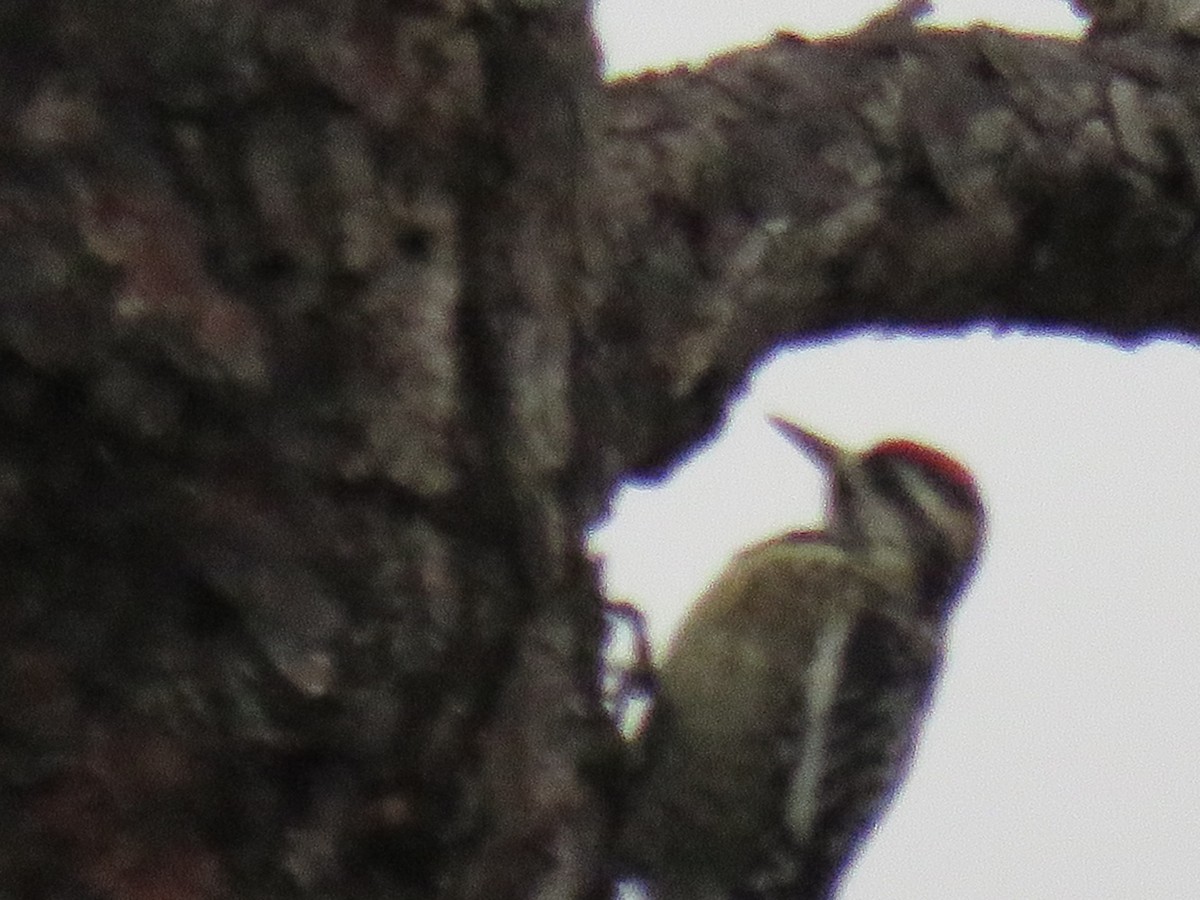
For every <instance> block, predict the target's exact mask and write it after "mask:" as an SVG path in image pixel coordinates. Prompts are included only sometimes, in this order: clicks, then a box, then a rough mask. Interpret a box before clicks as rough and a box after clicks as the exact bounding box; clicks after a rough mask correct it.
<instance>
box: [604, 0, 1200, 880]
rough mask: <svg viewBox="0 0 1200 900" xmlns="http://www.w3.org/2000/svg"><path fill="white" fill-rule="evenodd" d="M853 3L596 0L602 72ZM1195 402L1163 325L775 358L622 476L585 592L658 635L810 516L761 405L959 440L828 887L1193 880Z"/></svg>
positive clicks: (900, 343) (1199, 800)
mask: <svg viewBox="0 0 1200 900" xmlns="http://www.w3.org/2000/svg"><path fill="white" fill-rule="evenodd" d="M871 6H877V4H868V3H866V2H860V0H854V2H850V0H843V2H840V3H838V2H833V0H830V2H827V3H825V2H819V0H814V2H812V3H811V4H808V5H806V4H803V3H800V2H796V0H785V2H778V3H776V2H765V0H762V2H753V0H741V2H739V3H733V2H729V0H724V2H715V0H670V2H667V0H654V2H651V0H600V2H599V3H598V5H597V7H596V12H595V18H596V23H597V27H598V29H599V32H600V36H601V39H602V41H603V42H604V49H605V52H606V55H607V59H608V61H609V65H610V69H611V70H613V71H636V70H638V69H640V68H642V67H645V66H663V65H671V64H673V63H674V62H676V61H678V60H679V59H686V60H688V61H693V62H695V61H699V60H701V59H703V58H704V57H705V56H706V55H708V54H710V53H712V52H714V51H720V50H726V49H729V48H730V47H732V46H733V45H735V44H737V43H740V42H741V43H744V42H747V41H754V40H758V39H761V38H764V37H766V36H768V35H770V34H771V33H772V32H773V31H775V30H777V29H790V30H794V31H800V32H803V33H805V34H808V35H809V36H815V35H817V34H819V33H822V32H828V31H831V30H839V29H841V30H845V29H848V28H853V27H854V26H855V25H856V24H857V23H858V22H859V21H861V20H862V19H863V17H864V16H865V15H869V14H870V13H871V12H872V10H871V9H870V7H871ZM809 7H811V8H809ZM939 7H940V9H939V12H940V14H941V15H938V16H935V17H934V19H933V21H937V22H942V23H947V24H951V25H962V24H965V23H968V22H970V21H972V20H975V19H987V20H990V21H993V22H996V23H1001V24H1003V23H1007V24H1008V26H1009V27H1013V28H1016V29H1019V30H1023V31H1032V30H1046V31H1050V30H1058V31H1063V30H1069V31H1070V33H1073V34H1075V33H1078V31H1079V28H1080V25H1079V23H1078V21H1077V20H1076V19H1075V18H1074V16H1073V15H1072V14H1071V13H1070V11H1069V9H1068V8H1067V7H1066V5H1065V4H1063V3H1059V2H1056V0H1025V2H1009V3H1003V2H997V0H992V2H983V0H979V2H977V3H974V4H970V3H967V2H961V3H951V2H942V3H941V4H939ZM826 8H827V9H828V10H829V12H830V14H829V15H828V16H826V17H824V18H823V17H822V16H821V13H823V12H824V11H825V10H826ZM684 23H686V24H684ZM1197 397H1200V351H1198V349H1197V348H1196V346H1195V345H1188V344H1183V343H1172V342H1168V341H1160V342H1155V343H1153V344H1150V345H1148V346H1146V347H1144V348H1142V349H1140V350H1138V351H1136V352H1125V351H1121V350H1118V349H1115V348H1113V347H1110V346H1107V345H1104V344H1100V343H1096V342H1089V341H1085V340H1082V339H1080V338H1078V337H1068V336H1050V335H1041V336H1026V337H1019V336H1005V337H997V336H994V335H993V334H992V333H991V332H989V331H987V330H980V331H977V332H974V333H972V334H970V335H968V336H966V337H962V338H956V339H916V338H907V337H897V336H892V337H888V336H884V335H878V334H877V335H870V336H864V337H860V338H856V339H854V340H847V341H842V342H837V343H833V344H823V345H815V346H810V347H808V348H806V349H803V350H800V351H798V352H791V353H780V354H778V355H777V356H776V357H775V358H774V359H773V361H771V362H770V363H769V364H768V363H764V365H763V366H762V368H760V369H759V371H758V373H757V375H756V376H755V377H754V379H753V381H752V383H751V385H750V390H749V391H748V393H747V395H746V396H745V397H744V398H743V400H742V401H741V402H740V403H739V405H738V406H737V407H736V408H735V409H734V410H733V411H732V413H731V415H730V417H729V421H728V423H727V427H726V429H725V430H724V431H723V432H722V434H721V435H720V437H719V438H718V440H717V441H715V442H714V443H713V444H711V445H710V446H708V447H707V448H704V449H703V450H701V451H700V452H698V453H697V454H696V455H695V456H693V457H692V458H691V459H690V460H688V461H687V462H686V464H685V465H683V466H681V467H680V468H679V469H678V470H677V471H676V472H675V473H674V474H673V475H672V476H671V478H669V479H668V480H667V481H665V482H663V483H661V484H659V485H656V486H652V487H644V486H639V487H629V488H626V489H625V490H623V491H622V492H621V494H620V496H619V497H618V499H617V501H616V503H615V504H614V514H613V517H612V519H611V520H610V521H609V523H607V525H606V526H605V527H604V528H602V529H600V530H599V531H598V533H597V534H596V535H595V542H594V548H595V550H596V551H597V552H598V553H600V554H602V555H603V557H604V560H605V571H606V578H607V582H608V593H609V595H610V596H614V597H627V598H630V599H633V600H636V601H637V602H638V603H639V604H641V605H642V606H644V607H645V608H646V609H647V611H648V612H649V614H650V616H651V618H652V627H653V630H654V633H655V635H656V637H658V638H659V639H660V640H662V639H665V637H666V636H667V635H669V633H670V631H671V629H672V627H673V626H674V624H675V622H676V621H677V618H678V616H679V615H680V614H681V612H682V610H683V608H684V607H685V606H686V604H687V603H688V602H689V601H690V600H691V599H693V598H694V597H696V596H697V595H698V594H699V593H700V591H701V590H702V589H703V588H704V586H705V585H706V584H707V583H708V581H709V579H711V578H712V576H713V575H714V574H715V573H716V572H717V571H718V570H719V569H720V568H721V567H722V566H723V565H724V563H725V562H726V561H727V560H728V558H729V556H730V555H731V554H732V553H733V552H734V551H735V550H736V549H737V548H738V547H740V546H742V545H744V544H746V543H748V542H751V541H754V540H757V539H760V538H763V537H766V536H768V535H771V534H774V533H777V532H779V531H782V530H785V529H788V528H793V527H797V526H802V525H805V524H811V523H814V522H816V521H817V520H818V518H819V516H820V514H821V509H822V506H823V502H824V497H823V485H822V483H821V481H820V479H819V476H818V474H817V472H816V471H815V469H813V467H812V466H811V464H810V463H808V462H807V461H806V460H804V459H803V458H802V457H801V456H800V455H799V454H797V453H796V451H795V450H794V449H792V448H791V447H790V446H789V445H787V443H786V442H785V441H784V440H783V439H782V438H780V437H779V436H777V435H775V434H774V433H773V432H772V431H771V429H769V428H768V426H767V425H766V424H765V422H764V420H763V417H764V415H765V414H766V413H767V412H778V413H782V414H784V415H787V416H788V417H790V418H792V419H794V420H795V421H797V422H800V423H803V424H805V425H807V426H810V427H812V428H814V429H816V430H819V431H821V432H822V433H824V434H826V435H827V436H829V437H832V438H834V439H836V440H838V441H841V442H845V443H849V444H855V445H860V446H862V445H867V444H871V443H874V442H875V441H876V440H878V439H879V438H881V437H886V436H891V435H905V436H910V437H915V438H918V439H921V440H924V441H927V442H929V443H933V444H935V445H937V446H939V447H942V448H943V449H945V450H947V451H949V452H951V453H952V454H954V455H956V456H958V457H959V458H960V459H962V460H963V461H964V462H965V463H966V464H967V465H968V466H969V467H970V468H971V469H972V470H973V471H974V472H975V473H976V476H977V478H978V480H979V482H980V483H981V485H982V487H983V490H984V492H985V496H986V500H987V503H988V508H989V514H990V539H989V544H988V547H987V549H986V552H985V555H984V558H983V561H982V566H981V569H980V571H979V574H978V577H977V578H976V580H975V582H974V584H973V586H972V587H971V588H970V590H969V591H968V593H967V595H966V596H965V598H964V599H963V601H962V604H961V606H960V607H959V611H958V613H957V615H956V617H955V620H954V625H953V629H952V633H951V645H950V658H949V661H948V666H947V670H946V673H945V677H944V679H943V682H942V686H941V689H940V691H939V694H938V698H937V702H936V705H935V708H934V712H933V714H932V715H931V716H930V718H929V720H928V721H927V723H926V729H925V739H924V740H923V742H922V744H921V747H920V752H919V754H918V757H917V761H916V765H915V767H914V770H913V773H912V776H911V778H910V779H909V781H908V783H907V785H906V789H905V790H904V791H903V793H902V795H901V796H900V798H899V800H898V801H897V803H896V804H895V805H894V806H893V808H892V809H891V811H890V812H889V813H888V815H887V816H886V817H885V819H884V821H883V823H882V825H881V826H880V828H879V829H878V832H877V834H876V836H875V837H874V838H873V839H872V840H871V841H870V842H869V843H868V844H867V846H866V849H865V850H864V852H863V854H862V856H861V857H860V858H859V861H858V863H857V864H856V865H855V866H854V868H853V869H852V871H851V873H850V875H849V876H848V878H847V879H846V881H845V883H844V890H843V892H842V894H841V895H840V898H839V900H1018V898H1019V900H1043V898H1044V900H1075V898H1079V900H1094V898H1121V900H1124V898H1138V900H1142V898H1146V900H1175V898H1178V900H1184V898H1193V897H1197V896H1200V888H1198V887H1197V885H1200V812H1198V811H1200V759H1198V756H1200V754H1198V748H1200V652H1198V651H1197V646H1198V644H1200V596H1197V594H1198V587H1197V586H1198V585H1200V475H1197V468H1198V460H1200V424H1197V421H1196V415H1195V413H1196V409H1197V400H1196V398H1197Z"/></svg>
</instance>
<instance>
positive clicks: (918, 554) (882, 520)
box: [843, 442, 983, 615]
mask: <svg viewBox="0 0 1200 900" xmlns="http://www.w3.org/2000/svg"><path fill="white" fill-rule="evenodd" d="M920 449H921V450H922V451H923V452H922V453H921V454H920V455H917V456H914V455H912V454H910V453H908V452H907V445H906V444H904V443H900V442H891V443H890V444H888V445H883V448H882V449H881V448H876V449H875V450H873V451H872V452H871V453H869V454H867V455H866V456H865V457H864V458H863V460H862V478H863V481H864V484H863V485H861V486H858V488H857V489H858V492H859V493H860V494H863V495H865V496H859V497H857V498H847V500H848V503H849V506H851V507H853V506H857V509H856V510H851V509H848V508H846V509H843V512H844V513H847V514H849V515H852V516H856V517H857V518H858V519H859V521H857V523H856V524H857V527H858V528H860V529H861V530H862V533H863V535H864V537H865V538H866V540H867V541H868V542H869V543H877V544H881V545H886V546H889V547H894V548H897V549H899V548H903V550H904V552H905V553H907V554H909V555H910V559H911V562H912V564H913V566H914V567H915V569H916V571H915V572H914V573H913V574H914V577H915V581H916V583H917V591H918V595H919V596H921V597H922V598H924V599H926V600H927V601H928V603H929V608H928V609H926V610H924V612H926V613H928V614H933V615H938V614H941V613H942V612H944V610H943V609H942V607H943V606H944V604H945V603H946V602H947V601H949V600H950V599H952V597H953V594H954V593H955V591H956V590H957V589H958V587H959V586H960V585H961V584H962V583H963V582H965V581H966V579H967V578H968V577H969V575H970V569H971V563H972V562H973V560H974V559H975V557H976V555H977V553H978V549H979V543H980V541H981V539H982V531H981V527H980V525H981V523H982V522H983V504H982V500H981V499H980V497H979V493H978V491H977V489H976V488H975V484H974V482H973V481H972V480H970V478H969V477H967V478H963V477H959V474H958V473H959V471H960V470H961V467H960V466H959V465H958V463H955V462H953V461H952V460H949V459H948V457H944V456H942V455H941V454H939V453H937V452H936V451H930V450H929V449H928V448H924V447H922V448H920ZM943 461H944V462H945V463H947V464H948V465H947V464H943ZM851 490H854V488H851Z"/></svg>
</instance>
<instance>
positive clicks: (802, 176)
mask: <svg viewBox="0 0 1200 900" xmlns="http://www.w3.org/2000/svg"><path fill="white" fill-rule="evenodd" d="M1122 21H1124V20H1122ZM1198 97H1200V46H1198V45H1196V44H1194V43H1189V42H1187V41H1185V40H1184V39H1182V38H1179V37H1176V36H1174V35H1173V34H1172V33H1170V32H1165V33H1164V32H1162V31H1161V30H1159V31H1157V32H1155V33H1154V34H1140V33H1137V32H1136V31H1131V30H1127V31H1125V32H1116V31H1115V30H1111V29H1110V30H1108V31H1106V32H1100V31H1098V32H1097V34H1096V35H1094V36H1093V38H1092V39H1090V40H1089V41H1086V42H1084V43H1071V42H1064V41H1057V40H1050V39H1038V38H1029V37H1018V36H1014V35H1010V34H1005V33H1003V32H1000V31H995V30H988V29H977V30H974V31H970V32H965V33H938V32H927V31H920V30H916V29H913V28H912V27H910V25H909V24H908V23H907V21H906V20H905V19H904V18H903V17H897V18H893V19H890V20H886V21H881V22H877V23H875V24H874V25H873V26H871V27H870V28H868V29H867V30H865V31H864V32H862V33H860V34H858V35H855V36H852V37H849V38H846V39H843V40H838V41H832V42H822V43H811V42H806V41H803V40H800V39H798V38H794V37H781V38H778V39H777V40H775V41H773V42H771V43H770V44H768V45H766V46H764V47H762V48H760V49H755V50H748V51H744V52H740V53H737V54H734V55H731V56H728V57H725V58H723V59H721V60H718V61H716V62H714V63H712V64H711V65H710V66H708V67H705V68H703V69H697V70H694V71H688V70H679V71H675V72H671V73H666V74H663V75H655V76H646V77H644V78H640V79H636V80H632V81H627V82H622V83H619V84H614V85H610V86H604V85H602V83H601V82H600V81H599V78H598V74H597V66H596V60H595V54H594V51H593V47H592V38H591V35H590V33H589V30H588V23H587V17H586V9H585V6H584V4H583V3H582V2H579V0H565V2H554V0H542V2H536V0H509V2H482V0H479V2H471V0H426V2H418V0H412V2H392V3H389V2H384V0H279V2H266V0H218V2H211V3H196V2H192V0H59V2H43V3H16V2H10V3H5V4H3V5H0V113H2V115H0V271H3V273H4V278H3V279H2V281H0V572H2V579H0V585H2V587H0V608H2V610H3V619H4V622H5V625H6V627H5V628H4V629H3V632H2V633H0V898H8V897H12V898H39V897H64V898H66V897H72V898H73V897H87V898H113V900H118V898H120V900H150V898H155V900H158V898H163V900H165V898H172V900H177V898H179V900H200V898H232V897H237V898H266V897H271V898H277V897H329V898H343V897H344V898H351V897H353V898H367V900H369V898H372V897H389V898H406V897H411V898H427V897H462V898H484V897H487V898H508V897H513V898H516V897H540V898H569V897H585V896H602V895H604V893H605V892H606V890H607V887H606V884H605V879H606V872H605V842H606V839H607V834H608V830H609V820H610V817H611V814H612V810H613V805H614V800H613V796H614V791H615V789H616V787H617V785H618V783H619V780H620V772H621V762H620V753H619V747H618V746H617V745H616V741H615V737H614V735H613V732H612V729H611V727H610V726H609V725H608V723H607V720H606V719H605V718H604V717H603V715H602V714H601V713H600V711H599V706H598V702H597V666H598V661H597V648H598V645H599V643H600V640H601V636H602V631H603V616H602V606H601V598H600V595H599V592H598V590H597V587H596V585H595V583H594V573H593V571H592V567H591V565H590V563H589V562H588V561H587V560H586V558H585V557H584V553H583V533H584V530H585V529H586V527H587V525H588V524H589V523H590V522H591V521H593V520H594V518H595V517H596V516H597V515H598V514H599V512H600V511H601V510H602V509H603V505H604V503H605V502H606V498H607V497H608V496H609V494H610V492H611V491H612V489H613V486H614V484H615V483H616V481H617V479H619V478H620V477H622V476H626V475H631V474H645V473H648V472H653V471H656V470H658V469H660V468H661V467H662V466H663V465H665V464H666V463H667V462H669V461H670V460H671V459H673V458H675V457H676V456H677V455H678V454H679V453H680V452H681V451H682V450H684V449H686V448H687V447H688V446H689V445H691V444H692V443H694V442H695V441H696V440H698V439H699V438H700V437H702V436H703V435H704V434H705V433H706V432H707V431H708V430H709V429H710V428H711V427H712V425H713V424H714V422H715V421H716V420H717V419H718V418H719V417H720V414H721V411H722V409H723V407H724V405H725V403H726V400H727V399H728V397H729V394H730V392H731V391H732V390H734V389H736V387H737V386H738V385H739V383H740V381H741V379H742V377H743V376H744V374H745V372H746V370H747V367H748V366H749V365H750V364H751V363H752V362H753V361H754V360H755V359H757V358H758V357H760V356H761V355H762V354H764V353H765V352H767V351H768V350H770V349H771V348H772V347H774V346H776V345H778V344H779V343H781V342H784V341H801V340H816V339H825V338H828V337H829V336H831V335H836V334H838V333H844V332H846V331H848V330H852V329H861V328H866V327H872V326H887V327H903V328H913V329H916V328H920V329H955V328H961V327H965V326H968V325H971V324H975V323H978V322H980V321H988V322H993V323H995V325H996V326H997V327H1001V328H1010V327H1012V328H1017V327H1056V328H1071V329H1078V330H1086V331H1088V332H1092V333H1096V334H1102V335H1107V336H1108V337H1110V338H1112V339H1113V340H1119V341H1124V342H1131V341H1136V340H1139V339H1144V338H1146V337H1148V336H1151V335H1156V334H1161V333H1164V332H1170V333H1177V334H1183V335H1194V334H1196V333H1197V331H1198V327H1200V304H1197V303H1196V302H1195V299H1194V298H1195V297H1196V296H1197V291H1198V288H1200V255H1198V253H1197V239H1196V218H1197V213H1198V211H1200V109H1198V106H1200V100H1197V99H1196V98H1198Z"/></svg>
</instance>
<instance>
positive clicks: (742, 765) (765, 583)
mask: <svg viewBox="0 0 1200 900" xmlns="http://www.w3.org/2000/svg"><path fill="white" fill-rule="evenodd" d="M770 421H771V423H772V424H773V425H774V426H775V427H776V428H778V429H779V430H780V431H781V432H782V433H783V434H784V435H785V436H786V437H788V438H789V439H790V440H791V441H793V442H794V443H795V444H796V445H797V446H799V448H800V449H801V450H803V451H804V452H805V453H807V454H808V455H809V456H810V457H811V458H812V459H813V460H815V461H816V462H817V463H818V464H819V465H821V466H822V467H823V468H824V469H826V470H827V472H828V474H829V478H830V482H831V493H830V500H829V504H828V509H827V514H826V519H827V521H826V523H825V527H824V529H823V530H813V531H798V532H792V533H790V534H785V535H783V536H780V537H777V538H774V539H772V540H768V541H766V542H764V543H761V544H757V545H755V546H753V547H750V548H748V549H746V550H744V551H742V552H741V553H739V554H738V555H737V556H736V557H735V558H734V559H733V560H732V562H730V564H729V565H728V567H727V568H726V569H725V571H724V572H723V573H722V574H721V575H720V576H718V578H717V580H716V581H715V582H714V583H713V585H712V586H711V587H710V588H709V589H708V591H707V592H706V593H705V594H704V595H702V596H701V597H700V599H699V600H698V601H697V602H696V603H695V605H694V607H693V608H692V610H691V611H690V613H689V614H688V616H687V617H686V618H685V619H684V621H683V623H682V625H681V626H680V628H679V630H678V632H677V633H676V635H675V637H674V638H673V639H672V642H671V644H670V647H669V649H668V652H667V655H666V658H665V660H664V662H663V664H662V666H661V669H660V671H659V672H658V689H657V694H656V698H655V702H654V707H653V710H652V712H651V714H650V718H649V721H648V723H647V725H646V727H645V729H644V730H643V733H642V736H641V737H640V738H639V739H638V744H637V753H636V756H637V757H638V758H639V760H640V762H639V766H640V772H639V774H638V775H637V776H636V778H635V779H634V783H633V786H632V789H631V790H630V792H629V796H628V798H627V801H626V806H625V809H624V812H623V820H622V825H621V827H620V831H619V833H618V838H617V856H618V859H619V861H620V865H621V871H622V872H623V873H624V874H626V875H629V876H632V877H636V878H639V879H641V880H642V881H644V882H645V883H646V885H647V886H648V887H649V888H650V890H651V891H652V893H653V895H654V896H655V898H656V900H724V898H747V897H754V898H760V897H765V898H776V900H784V898H786V900H826V898H829V897H831V896H832V895H833V892H834V890H835V889H836V887H837V882H838V879H839V877H840V876H841V874H842V872H843V870H844V869H845V867H846V865H847V863H848V861H849V860H850V859H851V858H852V856H853V855H854V853H855V851H856V849H857V846H858V844H859V843H860V842H861V840H862V839H863V837H864V836H865V833H866V832H867V831H868V830H869V829H870V828H871V827H872V826H873V825H874V823H875V822H876V821H877V820H878V819H879V817H880V815H881V814H882V812H883V811H884V809H885V807H886V806H887V804H888V801H889V800H890V798H891V796H892V794H893V793H894V792H895V790H896V788H897V786H898V785H899V783H900V782H901V781H902V780H903V778H904V776H905V774H906V770H907V768H908V763H909V759H910V757H911V755H912V752H913V748H914V744H915V742H916V739H917V735H918V732H919V729H920V725H921V720H922V718H923V717H924V714H925V711H926V709H927V707H928V704H929V700H930V695H931V693H932V689H933V686H934V684H935V682H936V680H937V676H938V672H939V669H940V666H941V661H942V655H943V641H944V635H945V630H946V622H947V618H948V616H949V614H950V612H951V610H952V608H953V606H954V605H955V601H956V599H957V597H958V595H959V593H960V591H961V590H962V588H963V586H964V585H965V583H966V582H967V580H968V579H969V577H970V575H971V572H972V570H973V568H974V564H975V559H976V557H977V555H978V551H979V547H980V544H981V542H982V538H983V532H984V513H983V503H982V501H981V499H980V495H979V491H978V489H977V488H976V485H975V481H974V479H973V478H972V477H971V474H970V473H969V472H968V471H967V469H966V468H965V467H963V466H962V465H961V464H960V463H958V462H956V461H955V460H953V459H951V458H950V457H948V456H946V455H944V454H943V453H941V452H939V451H937V450H934V449H932V448H930V447H926V446H923V445H921V444H917V443H913V442H911V441H906V440H888V441H884V442H883V443H880V444H877V445H876V446H874V447H872V448H871V449H870V450H867V451H866V452H863V453H853V452H850V451H847V450H843V449H841V448H839V447H837V446H835V445H833V444H832V443H830V442H829V441H827V440H825V439H823V438H821V437H819V436H817V435H815V434H813V433H812V432H810V431H806V430H805V429H803V428H800V427H798V426H796V425H793V424H792V423H790V422H788V421H785V420H784V419H781V418H778V417H771V419H770Z"/></svg>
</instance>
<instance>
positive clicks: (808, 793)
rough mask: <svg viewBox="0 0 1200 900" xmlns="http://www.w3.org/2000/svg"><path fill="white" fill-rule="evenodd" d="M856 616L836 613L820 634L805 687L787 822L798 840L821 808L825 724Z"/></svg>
mask: <svg viewBox="0 0 1200 900" xmlns="http://www.w3.org/2000/svg"><path fill="white" fill-rule="evenodd" d="M852 623H853V619H852V618H851V617H850V616H835V617H833V618H832V619H831V620H830V621H829V622H828V623H827V624H826V625H825V627H824V628H823V629H821V633H820V634H819V635H817V639H816V642H815V644H814V646H813V656H812V661H811V662H810V663H809V666H808V671H807V673H806V677H805V688H804V713H803V715H804V722H803V723H802V725H801V735H802V737H801V742H800V747H799V754H798V756H797V759H796V765H795V767H794V768H793V770H792V779H791V783H790V784H789V785H788V795H787V806H786V813H785V815H786V816H787V824H788V827H789V829H790V830H791V833H792V836H793V838H794V839H795V840H797V841H800V842H802V841H804V840H806V839H807V838H808V837H809V833H810V832H811V830H812V824H813V821H814V820H815V819H816V817H817V815H818V813H819V812H820V809H821V774H822V772H824V771H825V768H826V765H825V762H826V760H825V757H826V748H825V738H826V735H825V726H826V723H828V722H829V721H830V717H829V708H830V706H831V705H832V704H833V701H834V698H835V697H836V696H837V692H838V686H839V685H840V683H841V680H842V669H843V667H844V665H845V659H846V653H845V651H846V641H847V640H848V639H849V637H850V628H851V625H852Z"/></svg>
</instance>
